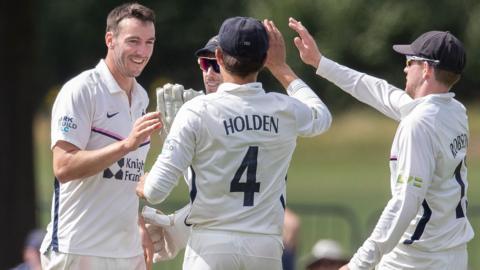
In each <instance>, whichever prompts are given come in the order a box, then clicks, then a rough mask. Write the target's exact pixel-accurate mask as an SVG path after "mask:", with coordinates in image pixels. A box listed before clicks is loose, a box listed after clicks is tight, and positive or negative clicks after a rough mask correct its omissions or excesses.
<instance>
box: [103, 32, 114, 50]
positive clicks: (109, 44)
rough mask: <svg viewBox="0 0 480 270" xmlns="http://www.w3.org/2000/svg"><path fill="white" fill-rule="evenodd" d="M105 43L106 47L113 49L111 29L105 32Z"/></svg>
mask: <svg viewBox="0 0 480 270" xmlns="http://www.w3.org/2000/svg"><path fill="white" fill-rule="evenodd" d="M105 45H107V48H109V49H113V33H112V32H111V31H108V32H107V33H105Z"/></svg>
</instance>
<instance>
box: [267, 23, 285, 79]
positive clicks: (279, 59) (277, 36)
mask: <svg viewBox="0 0 480 270" xmlns="http://www.w3.org/2000/svg"><path fill="white" fill-rule="evenodd" d="M263 25H264V26H265V29H266V30H267V34H268V42H269V48H268V52H267V60H266V61H265V66H266V67H267V68H268V69H269V70H270V71H272V70H273V69H275V68H278V67H282V66H284V65H286V58H287V57H286V53H285V41H284V39H283V36H282V33H281V32H280V31H279V30H278V28H277V27H276V26H275V24H274V23H273V21H270V20H267V19H265V20H263ZM272 73H273V71H272Z"/></svg>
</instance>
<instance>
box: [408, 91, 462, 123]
mask: <svg viewBox="0 0 480 270" xmlns="http://www.w3.org/2000/svg"><path fill="white" fill-rule="evenodd" d="M453 97H455V93H452V92H448V93H443V94H430V95H426V96H424V97H421V98H418V99H414V100H412V102H410V103H407V104H405V105H404V106H402V107H401V108H400V113H401V115H402V118H403V117H405V116H407V115H408V114H409V113H410V112H411V111H412V110H413V109H415V108H416V107H417V106H418V105H419V104H421V103H424V102H428V101H430V102H433V103H438V102H442V103H444V102H448V101H450V100H452V99H453Z"/></svg>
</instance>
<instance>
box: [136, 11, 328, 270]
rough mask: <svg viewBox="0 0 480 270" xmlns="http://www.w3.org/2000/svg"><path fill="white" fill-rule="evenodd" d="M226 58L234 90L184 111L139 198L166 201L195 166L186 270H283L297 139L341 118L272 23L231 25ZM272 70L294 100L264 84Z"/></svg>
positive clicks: (227, 80)
mask: <svg viewBox="0 0 480 270" xmlns="http://www.w3.org/2000/svg"><path fill="white" fill-rule="evenodd" d="M267 51H268V54H267ZM216 60H217V62H218V64H219V66H220V73H221V75H222V77H223V80H224V83H222V84H221V85H220V87H219V88H218V90H217V92H216V93H212V94H209V95H205V96H200V97H197V98H195V99H192V100H191V101H189V102H187V103H185V104H184V105H183V106H182V108H180V110H179V112H178V114H177V116H176V119H175V121H174V122H173V124H172V127H171V130H170V133H169V135H168V137H167V139H166V141H165V143H164V147H163V149H162V153H161V154H160V155H159V157H158V159H157V161H156V163H155V164H154V167H153V168H152V170H151V172H150V174H149V175H148V176H147V177H146V180H145V183H142V182H140V183H139V185H138V186H137V193H139V195H140V196H145V198H146V199H147V200H148V201H149V202H151V203H159V202H161V201H163V200H164V199H165V198H166V197H167V196H168V194H169V192H170V191H171V190H172V188H173V187H174V186H175V185H176V184H177V182H178V177H179V176H180V175H181V174H182V172H183V171H184V170H186V169H187V168H188V167H190V169H191V171H192V172H193V177H192V178H191V181H189V183H188V184H189V188H190V199H191V209H190V213H189V214H188V215H187V218H186V219H185V222H186V223H187V224H191V225H192V233H191V236H190V239H189V240H188V245H187V249H186V251H185V257H184V264H183V269H199V270H202V269H222V270H228V269H266V270H268V269H281V268H282V263H281V256H282V250H283V248H282V236H281V234H282V226H283V216H284V208H285V198H284V196H283V193H284V191H285V177H286V174H287V170H288V165H289V163H290V160H291V156H292V153H293V150H294V148H295V144H296V139H297V137H298V136H315V135H318V134H320V133H322V132H324V131H326V130H327V129H328V128H329V126H330V123H331V115H330V113H329V111H328V109H327V107H326V106H325V105H324V104H323V102H322V101H321V100H320V99H319V98H318V96H317V95H315V93H314V92H313V91H312V90H311V89H310V88H309V87H308V86H306V85H305V84H304V83H303V82H302V81H301V80H299V79H298V78H297V76H296V75H295V73H293V71H292V70H291V69H290V67H289V66H288V65H287V64H286V62H285V61H286V59H285V47H284V43H283V37H282V35H281V34H280V32H279V31H278V29H277V28H276V27H275V26H274V25H273V23H272V22H271V21H264V24H262V23H261V22H260V21H257V20H255V19H253V18H246V17H234V18H229V19H227V20H226V21H225V22H224V23H223V24H222V27H221V28H220V31H219V48H217V49H216ZM264 65H266V66H267V67H268V68H269V69H270V71H271V72H272V73H273V74H274V75H275V77H276V78H278V79H279V80H280V82H281V83H282V85H283V86H284V87H285V88H286V89H287V93H288V94H289V95H290V97H289V96H287V95H284V94H279V93H266V92H265V90H263V88H262V85H261V83H258V82H256V78H257V75H258V72H259V71H260V70H261V69H262V68H263V66H264Z"/></svg>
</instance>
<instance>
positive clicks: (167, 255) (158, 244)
mask: <svg viewBox="0 0 480 270" xmlns="http://www.w3.org/2000/svg"><path fill="white" fill-rule="evenodd" d="M188 213H190V205H186V206H184V207H183V208H182V209H180V210H177V211H175V213H173V214H170V215H165V214H163V213H162V212H161V211H160V210H157V209H155V208H152V207H149V206H144V207H143V209H142V216H143V218H144V219H145V227H146V228H147V231H148V234H149V235H150V238H151V239H152V242H153V248H154V255H153V262H154V263H156V262H159V261H167V260H171V259H173V258H175V256H177V254H178V252H180V251H181V250H182V249H184V248H185V247H186V246H187V241H188V238H189V237H190V232H191V228H190V227H188V226H187V225H185V218H186V217H187V215H188Z"/></svg>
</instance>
